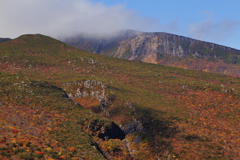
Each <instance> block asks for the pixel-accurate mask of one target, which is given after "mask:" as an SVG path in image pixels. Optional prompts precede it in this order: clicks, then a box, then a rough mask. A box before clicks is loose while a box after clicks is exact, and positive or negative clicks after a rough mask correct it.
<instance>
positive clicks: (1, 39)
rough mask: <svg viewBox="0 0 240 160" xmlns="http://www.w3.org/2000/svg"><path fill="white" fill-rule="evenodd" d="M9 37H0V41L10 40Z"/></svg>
mask: <svg viewBox="0 0 240 160" xmlns="http://www.w3.org/2000/svg"><path fill="white" fill-rule="evenodd" d="M10 40H11V39H10V38H0V43H2V42H6V41H10Z"/></svg>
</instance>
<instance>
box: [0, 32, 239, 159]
mask: <svg viewBox="0 0 240 160" xmlns="http://www.w3.org/2000/svg"><path fill="white" fill-rule="evenodd" d="M0 73H1V79H0V80H1V86H0V97H1V111H2V112H1V113H0V119H1V121H0V130H1V132H0V140H1V141H0V158H1V159H4V158H7V159H10V158H12V159H16V158H22V159H30V158H35V159H36V158H45V159H51V158H52V159H81V158H82V159H149V158H151V159H177V158H178V159H237V158H238V157H239V156H240V155H239V152H238V151H239V144H240V139H239V134H240V133H239V130H238V128H239V119H240V117H239V115H240V114H239V106H240V98H239V97H240V85H239V84H240V80H239V79H238V78H234V77H230V76H229V77H228V76H224V75H218V74H212V73H205V72H198V71H192V70H186V69H179V68H174V67H166V66H161V65H155V64H149V63H143V62H137V61H129V60H124V59H118V58H113V57H108V56H103V55H97V54H93V53H88V52H85V51H81V50H78V49H76V48H73V47H71V46H68V45H66V44H64V43H62V42H60V41H57V40H55V39H52V38H50V37H47V36H43V35H24V36H21V37H19V38H17V39H14V40H11V41H8V42H5V43H1V44H0Z"/></svg>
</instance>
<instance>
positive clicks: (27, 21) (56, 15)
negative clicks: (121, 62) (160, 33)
mask: <svg viewBox="0 0 240 160" xmlns="http://www.w3.org/2000/svg"><path fill="white" fill-rule="evenodd" d="M0 4H1V5H0V20H1V25H0V36H1V37H10V38H16V37H17V36H20V35H22V34H35V33H40V34H45V35H48V36H51V37H54V38H63V37H66V36H71V35H74V34H78V33H79V32H86V33H99V34H111V33H114V32H116V31H119V30H123V29H134V30H139V31H148V30H151V29H153V28H155V29H156V28H157V27H158V29H160V25H159V24H158V23H157V20H155V19H150V18H145V17H140V16H138V15H137V14H136V13H135V12H134V11H133V10H129V9H126V8H125V6H124V5H122V4H117V5H113V6H106V5H104V4H103V3H92V2H90V1H89V0H0Z"/></svg>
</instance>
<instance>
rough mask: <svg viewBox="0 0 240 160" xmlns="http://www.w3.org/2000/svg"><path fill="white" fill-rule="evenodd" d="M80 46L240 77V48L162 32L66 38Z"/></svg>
mask: <svg viewBox="0 0 240 160" xmlns="http://www.w3.org/2000/svg"><path fill="white" fill-rule="evenodd" d="M63 42H65V43H67V44H69V45H71V46H74V47H76V48H78V49H82V50H85V51H89V52H92V53H97V54H103V55H108V56H112V57H118V58H124V59H129V60H137V61H142V62H148V63H154V64H162V65H166V66H174V67H179V68H185V69H193V70H201V71H207V72H214V73H224V74H229V75H235V76H240V69H239V67H240V50H236V49H233V48H230V47H225V46H221V45H217V44H214V43H209V42H203V41H199V40H195V39H191V38H187V37H183V36H178V35H174V34H169V33H163V32H154V33H145V32H137V31H132V30H127V31H121V32H119V33H118V34H116V35H113V36H94V35H90V34H80V35H77V36H73V37H70V38H67V39H65V40H63Z"/></svg>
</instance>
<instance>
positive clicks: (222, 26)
mask: <svg viewBox="0 0 240 160" xmlns="http://www.w3.org/2000/svg"><path fill="white" fill-rule="evenodd" d="M239 25H240V23H239V22H236V21H233V20H230V19H225V20H222V21H220V22H215V19H214V16H213V13H211V12H208V13H207V18H206V19H205V20H203V21H201V22H198V23H193V24H191V25H190V26H189V33H190V36H191V37H193V38H196V39H200V40H204V39H205V40H210V41H216V42H220V41H222V40H224V39H226V38H227V37H229V36H231V34H232V33H233V31H234V29H236V28H237V26H239Z"/></svg>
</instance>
